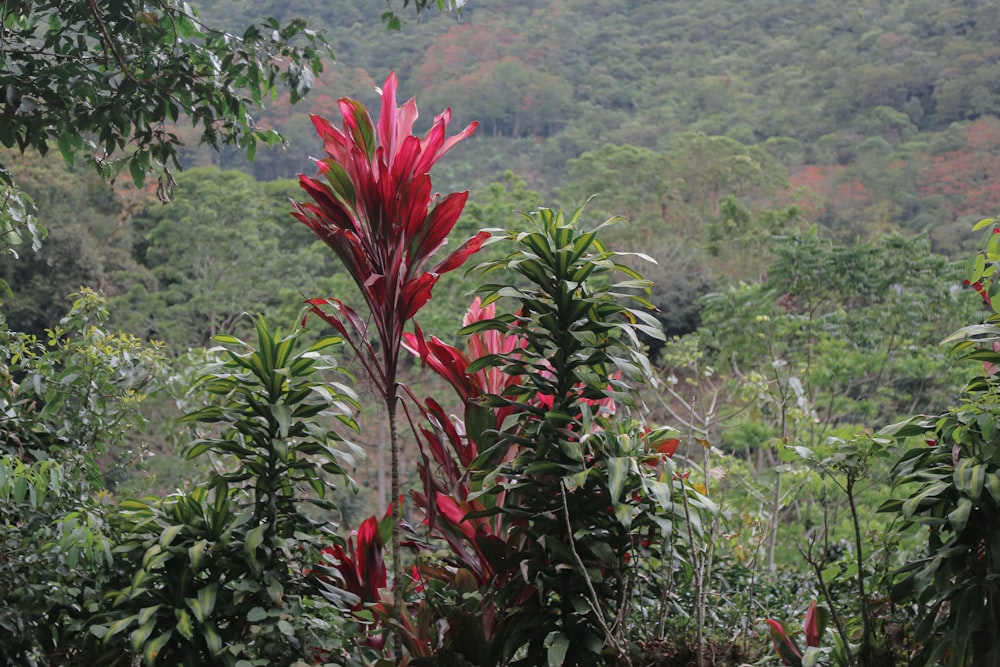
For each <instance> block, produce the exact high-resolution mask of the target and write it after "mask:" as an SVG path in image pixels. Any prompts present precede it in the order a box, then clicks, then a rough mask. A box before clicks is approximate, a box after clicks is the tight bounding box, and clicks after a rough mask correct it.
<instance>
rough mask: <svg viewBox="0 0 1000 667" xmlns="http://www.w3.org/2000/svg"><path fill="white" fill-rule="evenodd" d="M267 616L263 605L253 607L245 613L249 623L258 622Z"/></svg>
mask: <svg viewBox="0 0 1000 667" xmlns="http://www.w3.org/2000/svg"><path fill="white" fill-rule="evenodd" d="M265 618H267V611H266V610H265V609H264V608H263V607H254V608H253V609H251V610H250V611H249V612H248V613H247V620H248V621H250V622H251V623H259V622H260V621H263V620H264V619H265Z"/></svg>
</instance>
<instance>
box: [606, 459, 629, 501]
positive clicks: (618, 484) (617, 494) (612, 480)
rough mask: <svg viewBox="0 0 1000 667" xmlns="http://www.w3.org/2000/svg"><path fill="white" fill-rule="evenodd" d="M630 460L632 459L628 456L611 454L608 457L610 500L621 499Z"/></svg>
mask: <svg viewBox="0 0 1000 667" xmlns="http://www.w3.org/2000/svg"><path fill="white" fill-rule="evenodd" d="M631 462H632V459H631V458H630V457H628V456H613V457H610V458H609V459H608V491H609V492H610V494H611V502H617V501H619V500H621V497H622V493H623V492H624V490H625V480H626V479H628V471H629V467H630V466H631Z"/></svg>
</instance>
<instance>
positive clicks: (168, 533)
mask: <svg viewBox="0 0 1000 667" xmlns="http://www.w3.org/2000/svg"><path fill="white" fill-rule="evenodd" d="M182 530H184V526H183V525H174V526H167V527H166V528H164V529H163V532H162V533H160V542H159V544H160V547H161V548H163V549H166V548H167V547H169V546H170V543H171V542H173V541H174V538H175V537H177V534H178V533H180V532H181V531H182Z"/></svg>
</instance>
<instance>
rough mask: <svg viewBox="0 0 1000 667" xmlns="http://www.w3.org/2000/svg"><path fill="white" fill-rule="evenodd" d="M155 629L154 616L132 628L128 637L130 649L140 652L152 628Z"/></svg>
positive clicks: (151, 632)
mask: <svg viewBox="0 0 1000 667" xmlns="http://www.w3.org/2000/svg"><path fill="white" fill-rule="evenodd" d="M155 629H156V619H155V618H154V619H150V620H149V621H147V622H146V623H144V624H143V625H140V626H139V627H138V628H136V629H135V630H133V631H132V635H131V637H130V638H129V639H130V642H131V645H132V650H133V651H134V652H136V653H140V652H142V648H143V646H145V645H146V640H147V639H149V636H150V635H151V634H153V630H155Z"/></svg>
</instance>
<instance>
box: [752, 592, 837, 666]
mask: <svg viewBox="0 0 1000 667" xmlns="http://www.w3.org/2000/svg"><path fill="white" fill-rule="evenodd" d="M829 614H830V610H829V609H828V608H826V607H821V606H820V605H818V604H816V601H815V600H813V601H812V602H811V603H810V604H809V611H807V612H806V620H805V624H804V626H803V631H804V633H805V640H806V647H807V648H809V647H814V646H819V643H820V640H821V639H822V637H823V632H824V631H825V630H826V625H827V622H828V620H829ZM764 622H765V623H767V625H768V626H769V628H770V632H771V642H772V643H773V644H774V650H775V651H776V652H777V653H778V656H779V657H780V658H781V661H782V662H783V663H784V664H786V665H792V666H793V667H802V657H803V656H802V651H800V650H799V647H798V646H797V645H796V643H795V642H794V641H793V640H792V638H791V637H789V636H788V634H786V633H785V628H784V627H782V625H781V623H779V622H778V621H775V620H774V619H771V618H768V619H766V620H765V621H764Z"/></svg>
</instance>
